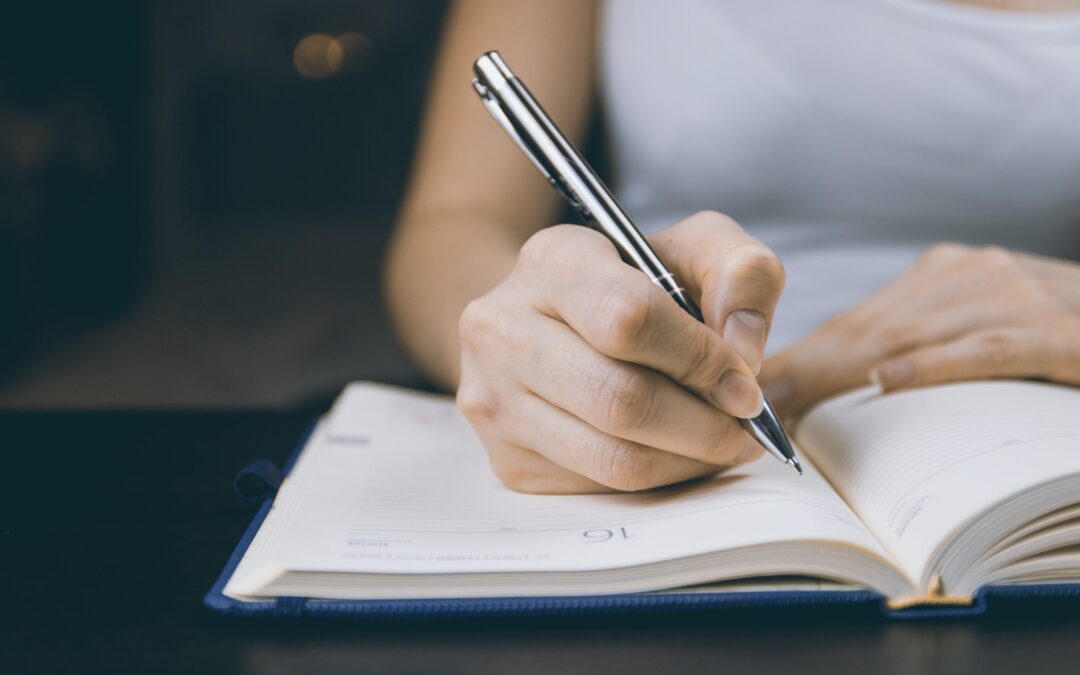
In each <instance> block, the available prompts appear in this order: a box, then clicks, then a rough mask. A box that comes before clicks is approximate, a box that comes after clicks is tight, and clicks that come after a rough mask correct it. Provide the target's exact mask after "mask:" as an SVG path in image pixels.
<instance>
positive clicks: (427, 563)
mask: <svg viewBox="0 0 1080 675" xmlns="http://www.w3.org/2000/svg"><path fill="white" fill-rule="evenodd" d="M308 453H313V454H315V455H316V457H317V461H315V462H313V463H311V465H310V466H308V467H306V468H305V472H306V474H307V476H306V479H305V482H306V484H307V486H308V487H309V490H308V491H307V494H306V495H304V496H303V502H302V504H301V505H300V506H299V507H298V508H295V509H294V511H295V512H294V513H293V516H292V520H291V523H290V524H289V526H288V527H287V528H286V530H285V531H284V532H283V533H282V534H281V535H280V543H279V545H278V546H277V547H276V555H275V560H274V563H275V564H276V565H279V566H280V567H284V568H286V569H292V570H304V571H327V572H329V571H335V572H396V573H407V572H428V573H445V572H501V571H546V570H552V571H554V570H561V571H570V570H587V569H606V568H610V567H621V566H628V565H636V564H644V563H648V562H656V561H660V560H667V559H673V558H678V557H682V556H689V555H694V554H698V553H706V552H712V551H716V550H722V549H727V548H737V547H741V546H750V545H754V544H760V543H765V542H772V541H785V540H798V541H807V540H814V541H818V540H820V541H833V542H843V543H844V544H847V545H851V546H857V547H862V548H864V549H868V550H870V551H874V552H875V553H877V554H878V555H880V556H882V557H887V554H885V552H884V550H883V549H882V548H881V546H880V545H879V544H878V543H877V542H876V540H874V539H873V537H872V536H871V535H870V534H869V533H868V532H867V530H866V529H865V527H864V526H863V525H862V524H861V523H860V522H859V521H858V519H857V518H856V517H855V516H854V514H853V513H852V512H851V510H850V509H849V508H848V507H847V506H846V505H845V504H844V503H843V502H842V501H841V500H840V499H839V498H838V497H837V496H836V494H835V493H834V492H833V491H832V489H831V488H830V487H829V486H828V484H827V483H826V482H825V481H824V480H823V479H822V477H821V476H820V474H818V473H817V471H816V470H815V469H814V468H813V466H809V467H807V474H806V475H805V476H803V477H799V476H798V475H796V474H795V473H794V472H793V471H791V469H790V467H787V466H784V465H782V464H780V463H779V462H776V461H774V460H772V459H771V458H764V459H762V460H761V461H759V462H755V463H753V464H752V465H750V466H747V467H743V468H739V469H738V470H735V471H732V472H730V473H728V474H725V475H722V476H719V477H716V478H713V479H710V480H703V481H698V482H695V483H691V484H687V485H683V486H677V487H674V488H671V489H665V490H659V491H653V492H648V493H643V494H628V495H582V496H541V495H524V494H518V493H515V492H512V491H510V490H508V489H506V488H505V487H503V486H502V484H501V483H499V481H498V479H496V478H495V476H494V475H493V474H492V472H491V471H490V469H489V468H488V464H487V457H486V454H485V452H484V450H483V448H482V447H481V445H480V443H479V441H478V440H477V439H476V437H475V435H474V434H473V432H472V430H471V428H470V427H469V426H468V424H467V422H466V421H465V420H464V419H463V418H462V417H461V415H460V414H459V413H458V411H457V409H456V408H455V406H454V404H453V402H452V400H450V399H449V398H448V397H435V396H429V395H422V394H416V393H412V392H406V391H404V390H398V389H394V388H390V387H384V386H379V385H366V384H357V385H350V387H349V388H347V390H346V391H345V392H344V393H343V395H342V397H341V398H339V400H338V402H337V403H335V405H334V408H333V410H332V411H331V413H330V415H329V419H328V422H327V425H326V433H325V434H323V435H321V436H320V437H319V439H318V442H317V444H315V445H312V446H309V447H308V448H307V449H306V450H305V454H308ZM295 497H296V495H294V494H293V495H290V498H295ZM279 506H281V508H289V507H288V505H279Z"/></svg>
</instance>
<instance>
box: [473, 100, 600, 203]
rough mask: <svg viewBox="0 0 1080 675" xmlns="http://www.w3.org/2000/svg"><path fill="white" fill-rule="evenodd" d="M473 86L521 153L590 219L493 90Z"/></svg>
mask: <svg viewBox="0 0 1080 675" xmlns="http://www.w3.org/2000/svg"><path fill="white" fill-rule="evenodd" d="M472 86H473V89H475V90H476V93H477V94H479V95H480V100H481V101H483V102H484V106H485V107H486V108H487V109H488V112H490V113H491V116H492V117H494V118H495V121H497V122H498V123H499V125H500V126H501V127H502V128H503V129H504V130H505V131H506V133H507V134H509V136H510V138H512V139H514V142H515V143H517V145H518V147H519V148H521V151H522V152H524V153H525V156H526V157H528V158H529V159H530V160H531V161H532V163H533V164H534V165H536V168H537V169H538V170H539V171H540V173H541V174H543V176H544V178H546V179H547V181H548V182H549V183H551V185H552V187H554V188H555V189H556V190H558V191H559V192H561V193H562V195H563V196H564V197H565V198H566V199H567V200H568V201H569V202H570V204H571V205H573V206H574V208H576V209H578V211H580V212H581V214H582V215H583V216H584V217H585V218H586V219H588V218H589V211H588V209H586V208H585V206H584V205H583V204H582V203H581V201H580V200H578V199H577V198H576V197H575V196H574V195H573V194H571V192H570V191H569V190H567V189H566V186H564V185H563V183H562V181H560V180H558V179H556V178H555V177H554V176H552V175H551V171H549V170H548V168H547V167H546V166H544V163H543V162H541V161H540V158H539V157H538V156H537V155H536V153H535V152H533V151H532V148H530V147H529V144H528V143H526V142H525V139H524V138H522V136H521V134H520V133H518V130H517V128H516V127H515V126H514V123H513V122H512V121H511V120H510V117H509V116H507V114H506V111H504V110H503V109H502V104H500V103H499V100H498V99H497V98H495V95H494V94H493V93H491V90H490V89H488V88H487V87H485V86H484V85H483V83H482V82H480V80H473V81H472Z"/></svg>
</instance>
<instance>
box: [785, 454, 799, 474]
mask: <svg viewBox="0 0 1080 675" xmlns="http://www.w3.org/2000/svg"><path fill="white" fill-rule="evenodd" d="M787 463H788V464H790V465H791V466H793V467H795V470H796V471H798V472H799V475H800V476H801V475H803V472H802V464H799V460H798V459H797V458H795V457H792V458H790V459H788V461H787Z"/></svg>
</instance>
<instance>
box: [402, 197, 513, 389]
mask: <svg viewBox="0 0 1080 675" xmlns="http://www.w3.org/2000/svg"><path fill="white" fill-rule="evenodd" d="M520 246H521V241H520V236H519V235H517V234H516V233H515V232H514V230H513V228H509V227H506V226H505V224H502V223H498V222H494V221H493V220H492V219H487V218H484V217H483V216H481V215H478V214H473V213H446V212H444V213H439V212H433V213H429V214H427V215H421V216H408V215H406V216H404V217H403V218H402V221H401V222H400V223H399V224H398V228H397V234H396V236H395V237H394V240H393V241H392V242H391V246H390V250H389V256H388V260H387V267H386V274H385V284H384V286H385V293H386V300H387V305H388V307H389V309H390V314H391V317H392V319H393V322H394V327H395V330H396V332H397V334H398V336H399V339H400V341H401V343H402V344H403V345H404V346H405V349H406V350H407V351H408V353H409V355H410V356H411V357H412V358H413V360H414V362H415V363H416V364H417V365H419V366H420V367H421V368H422V369H423V370H424V372H425V373H427V374H428V375H429V376H430V377H431V378H432V379H433V380H434V381H435V382H437V383H438V384H440V385H441V386H443V387H446V388H447V389H450V390H453V389H455V388H456V387H457V383H458V378H459V375H460V372H459V371H460V366H461V363H460V358H461V357H460V352H461V347H460V342H459V339H458V320H459V318H460V317H461V312H462V310H464V308H465V305H467V304H468V303H469V302H470V301H472V300H473V299H475V298H478V297H480V296H481V295H483V294H485V293H487V292H488V291H489V290H491V289H492V288H494V287H495V286H496V285H497V284H498V283H499V282H500V281H502V280H503V279H504V278H505V277H506V275H508V274H509V273H510V270H511V269H512V268H513V266H514V261H515V260H516V258H517V252H518V249H519V248H520Z"/></svg>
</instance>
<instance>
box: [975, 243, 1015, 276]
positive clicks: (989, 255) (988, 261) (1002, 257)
mask: <svg viewBox="0 0 1080 675" xmlns="http://www.w3.org/2000/svg"><path fill="white" fill-rule="evenodd" d="M973 257H974V258H975V259H976V260H977V261H978V262H979V263H980V264H982V265H985V266H986V267H988V268H990V269H992V270H999V271H1000V270H1015V269H1017V260H1016V256H1014V255H1013V254H1012V253H1010V252H1009V251H1008V250H1007V249H1004V248H1002V247H1001V246H984V247H983V248H980V249H979V250H977V251H976V252H975V253H974V254H973Z"/></svg>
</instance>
